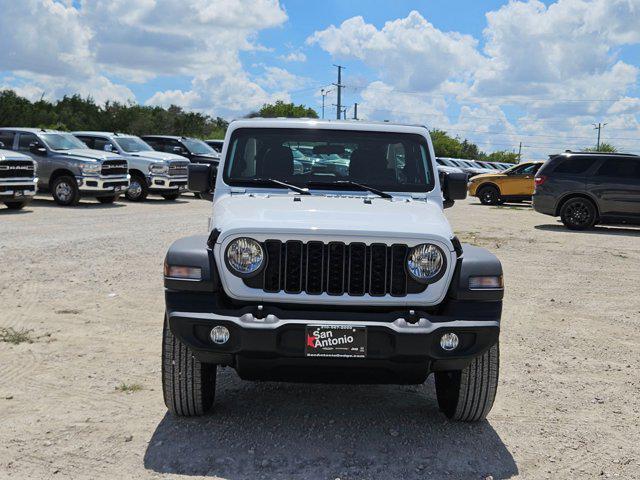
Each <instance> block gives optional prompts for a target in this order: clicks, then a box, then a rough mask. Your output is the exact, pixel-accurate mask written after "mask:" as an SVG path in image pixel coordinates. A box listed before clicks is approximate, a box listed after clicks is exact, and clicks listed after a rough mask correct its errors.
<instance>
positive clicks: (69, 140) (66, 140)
mask: <svg viewBox="0 0 640 480" xmlns="http://www.w3.org/2000/svg"><path fill="white" fill-rule="evenodd" d="M40 138H42V140H44V142H45V143H46V144H47V145H49V148H50V149H51V150H71V149H72V148H89V147H87V145H86V144H84V143H83V142H82V141H81V140H78V139H77V138H76V137H75V136H73V135H71V134H70V133H41V134H40Z"/></svg>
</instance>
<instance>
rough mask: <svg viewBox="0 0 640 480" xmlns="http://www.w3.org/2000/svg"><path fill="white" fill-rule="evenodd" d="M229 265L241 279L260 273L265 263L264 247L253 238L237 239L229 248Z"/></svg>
mask: <svg viewBox="0 0 640 480" xmlns="http://www.w3.org/2000/svg"><path fill="white" fill-rule="evenodd" d="M226 257H227V265H228V266H229V269H230V270H231V272H232V273H234V274H235V275H237V276H239V277H250V276H252V275H255V274H256V273H258V272H259V271H260V269H261V268H262V265H263V263H264V252H263V250H262V246H260V244H259V243H258V242H256V241H255V240H254V239H252V238H246V237H243V238H236V239H235V240H233V241H232V242H231V243H230V244H229V246H228V247H227V255H226Z"/></svg>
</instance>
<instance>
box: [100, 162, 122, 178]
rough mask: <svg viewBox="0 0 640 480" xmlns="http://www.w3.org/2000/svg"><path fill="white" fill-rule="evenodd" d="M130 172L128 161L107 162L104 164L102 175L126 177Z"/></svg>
mask: <svg viewBox="0 0 640 480" xmlns="http://www.w3.org/2000/svg"><path fill="white" fill-rule="evenodd" d="M128 171H129V169H128V168H127V161H126V160H105V161H103V162H102V175H105V176H115V175H126V174H127V173H128Z"/></svg>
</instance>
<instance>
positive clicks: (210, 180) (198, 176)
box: [187, 163, 216, 195]
mask: <svg viewBox="0 0 640 480" xmlns="http://www.w3.org/2000/svg"><path fill="white" fill-rule="evenodd" d="M188 171H189V177H188V178H189V179H188V181H187V186H188V188H189V190H190V191H192V192H194V193H199V194H201V195H205V194H207V193H211V192H212V191H213V189H214V188H215V186H214V185H215V184H214V182H215V179H216V172H215V166H214V165H211V164H207V163H190V164H189V166H188Z"/></svg>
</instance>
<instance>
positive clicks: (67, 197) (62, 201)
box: [51, 175, 80, 207]
mask: <svg viewBox="0 0 640 480" xmlns="http://www.w3.org/2000/svg"><path fill="white" fill-rule="evenodd" d="M51 194H52V195H53V199H54V200H55V202H56V203H57V204H58V205H62V206H64V207H70V206H74V205H77V204H78V203H79V202H80V189H79V188H78V182H76V179H75V178H73V177H70V176H68V175H63V176H61V177H58V178H56V179H55V180H54V181H53V184H52V185H51Z"/></svg>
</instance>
